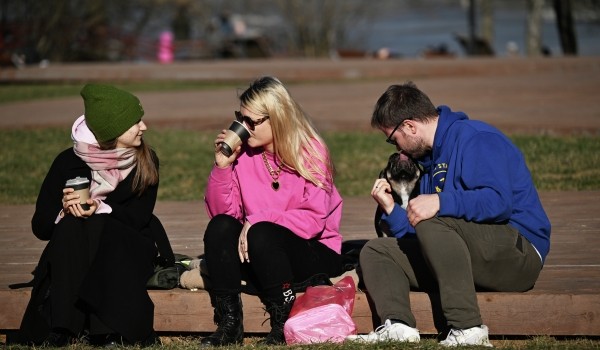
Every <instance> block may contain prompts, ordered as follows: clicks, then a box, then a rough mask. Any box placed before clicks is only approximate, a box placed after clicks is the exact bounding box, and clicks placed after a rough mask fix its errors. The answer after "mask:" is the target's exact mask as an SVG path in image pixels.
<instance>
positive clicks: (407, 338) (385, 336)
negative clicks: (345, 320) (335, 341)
mask: <svg viewBox="0 0 600 350" xmlns="http://www.w3.org/2000/svg"><path fill="white" fill-rule="evenodd" d="M346 340H349V341H358V342H363V343H377V342H384V341H401V342H411V343H418V342H419V340H421V337H420V336H419V330H418V329H416V328H412V327H409V326H407V325H405V324H404V323H392V322H391V321H390V320H385V323H384V324H383V325H381V326H379V327H377V329H375V330H374V331H373V332H371V333H369V334H361V335H349V336H347V337H346Z"/></svg>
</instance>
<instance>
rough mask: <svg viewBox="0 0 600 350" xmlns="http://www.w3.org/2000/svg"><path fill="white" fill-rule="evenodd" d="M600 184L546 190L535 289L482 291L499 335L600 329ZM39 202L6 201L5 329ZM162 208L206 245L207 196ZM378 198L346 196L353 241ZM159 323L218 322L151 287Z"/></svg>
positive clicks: (252, 311)
mask: <svg viewBox="0 0 600 350" xmlns="http://www.w3.org/2000/svg"><path fill="white" fill-rule="evenodd" d="M599 195H600V191H586V192H551V193H542V201H543V202H544V205H545V208H546V210H547V212H548V215H549V216H550V220H551V222H552V224H553V229H552V231H553V232H552V248H551V252H550V255H549V256H548V259H547V262H546V266H545V267H544V269H543V270H542V274H541V276H540V278H539V280H538V283H537V284H536V286H535V288H534V289H533V290H531V291H529V292H526V293H489V292H488V293H479V294H478V300H479V305H480V307H481V313H482V317H483V320H484V322H485V324H486V325H488V326H489V328H490V333H491V334H493V335H559V336H600V219H599V218H598V216H597V213H598V212H600V201H598V200H597V198H598V196H599ZM32 212H33V206H1V205H0V216H1V218H2V222H3V224H2V227H0V333H8V332H10V331H11V330H14V329H18V327H19V324H20V322H21V317H22V315H23V311H24V309H25V306H26V304H27V302H28V300H29V294H30V289H28V288H24V289H15V290H10V289H8V285H9V284H12V283H18V282H26V281H28V280H29V279H30V278H31V275H30V272H31V271H32V270H33V268H34V267H35V264H36V263H37V260H38V258H39V254H40V253H41V250H42V249H43V247H44V245H45V243H44V242H40V241H38V240H36V239H35V237H33V235H32V234H31V232H30V227H29V220H30V218H31V214H32ZM156 212H157V214H158V216H159V217H160V218H161V220H162V221H163V224H164V225H165V227H166V228H167V231H168V232H169V236H170V238H171V244H172V246H173V249H174V251H176V252H178V253H183V254H187V255H192V256H195V255H198V254H200V253H201V252H202V232H203V230H204V227H205V226H206V223H207V218H206V216H205V214H204V211H203V210H202V204H201V203H200V202H165V203H163V202H160V203H158V204H157V209H156ZM372 215H373V205H372V203H371V200H370V199H365V198H346V199H345V205H344V217H343V219H342V231H343V232H344V237H345V239H347V240H352V239H369V238H373V237H374V236H375V233H374V232H373V229H372V226H371V225H372ZM150 296H151V298H152V300H153V301H154V304H155V323H154V324H155V329H156V330H157V331H158V332H169V333H190V332H191V333H196V332H198V333H204V332H211V331H213V330H214V329H215V325H214V323H213V320H212V316H213V314H212V308H211V307H210V300H209V297H208V293H206V292H205V291H202V290H201V291H189V290H185V289H174V290H168V291H150ZM243 303H244V327H245V331H246V332H247V333H264V332H267V331H268V327H269V324H268V322H264V321H265V320H266V319H267V317H268V315H266V314H265V312H264V310H263V307H262V305H261V304H260V302H259V301H258V298H256V297H253V296H249V295H244V296H243ZM411 304H412V309H413V312H414V314H415V317H416V319H417V324H418V328H419V330H420V331H421V333H422V334H437V333H438V330H437V328H436V322H437V319H436V320H435V321H434V317H433V314H434V313H433V312H432V305H431V302H430V300H429V297H428V296H427V295H426V294H424V293H417V292H414V293H411ZM352 316H353V319H354V321H355V322H356V324H357V327H358V331H359V332H361V333H364V332H369V331H371V330H372V329H373V322H372V315H371V312H370V309H369V305H368V302H367V298H366V295H365V294H363V293H362V292H358V293H357V295H356V301H355V306H354V312H353V315H352Z"/></svg>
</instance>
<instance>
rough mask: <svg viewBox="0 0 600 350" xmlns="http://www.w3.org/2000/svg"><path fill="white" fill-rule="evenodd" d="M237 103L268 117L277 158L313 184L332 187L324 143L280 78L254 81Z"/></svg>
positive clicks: (331, 166)
mask: <svg viewBox="0 0 600 350" xmlns="http://www.w3.org/2000/svg"><path fill="white" fill-rule="evenodd" d="M240 102H241V105H242V106H244V107H245V108H247V109H248V110H250V111H251V112H253V113H255V114H259V115H264V116H267V115H268V116H269V121H270V123H271V129H272V131H273V149H274V150H275V156H276V159H279V160H280V161H281V162H282V163H283V165H284V166H285V167H287V168H288V169H291V170H294V171H296V172H298V173H299V174H300V176H302V177H303V178H305V179H306V180H308V181H310V182H312V183H313V184H315V186H318V187H321V188H324V189H326V190H330V189H331V184H333V175H334V166H333V163H332V161H331V159H330V157H329V150H328V149H327V145H326V144H325V142H324V140H323V138H322V137H321V136H320V135H319V133H318V131H317V129H316V128H315V127H314V125H313V123H312V121H311V119H310V117H309V116H308V115H307V114H306V113H305V112H304V110H303V109H302V108H301V106H300V105H299V104H298V103H297V102H296V101H294V99H293V98H292V97H291V95H290V93H289V92H288V90H287V89H286V88H285V87H284V86H283V84H282V83H281V81H279V80H278V79H277V78H274V77H262V78H259V79H257V80H255V81H254V82H253V83H252V84H251V85H250V87H249V88H248V89H246V91H244V92H243V93H242V94H241V95H240ZM315 143H318V144H315Z"/></svg>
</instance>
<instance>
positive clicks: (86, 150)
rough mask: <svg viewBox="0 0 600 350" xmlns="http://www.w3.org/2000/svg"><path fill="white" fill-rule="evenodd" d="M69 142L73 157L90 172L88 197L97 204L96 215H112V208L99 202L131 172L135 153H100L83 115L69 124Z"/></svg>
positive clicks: (125, 151) (104, 151)
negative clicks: (71, 140)
mask: <svg viewBox="0 0 600 350" xmlns="http://www.w3.org/2000/svg"><path fill="white" fill-rule="evenodd" d="M71 138H72V139H73V150H74V151H75V154H76V155H77V156H79V158H81V160H83V161H84V162H85V163H86V164H87V165H88V166H89V167H90V168H91V169H92V179H91V184H90V197H91V198H92V199H94V200H95V201H96V203H98V209H97V210H96V213H98V214H101V213H110V212H112V208H111V207H110V206H108V205H107V204H106V203H104V202H103V200H104V199H105V198H106V196H107V195H108V194H109V193H110V192H112V191H114V189H115V188H116V187H117V185H118V184H119V182H121V181H123V179H125V178H126V177H127V175H129V173H130V172H131V170H132V169H133V167H134V165H135V150H134V149H132V148H116V149H111V150H102V149H100V146H99V145H98V141H96V137H95V136H94V134H93V133H92V131H91V130H90V129H89V128H88V126H87V124H86V123H85V116H83V115H82V116H81V117H79V118H78V119H77V120H76V121H75V123H74V124H73V128H72V132H71Z"/></svg>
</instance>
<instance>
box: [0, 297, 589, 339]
mask: <svg viewBox="0 0 600 350" xmlns="http://www.w3.org/2000/svg"><path fill="white" fill-rule="evenodd" d="M29 293H30V291H29V290H18V291H0V310H3V311H4V312H2V313H0V330H12V329H18V327H19V325H20V322H21V318H22V315H23V312H24V310H25V307H26V303H27V300H29ZM150 297H151V298H152V300H153V302H154V304H155V310H154V327H155V330H156V331H158V332H175V333H176V332H185V333H187V332H192V333H194V332H202V333H204V332H212V331H214V330H215V328H216V327H215V324H214V322H213V310H212V307H210V298H209V296H208V293H206V291H196V292H192V291H187V290H182V289H176V290H169V291H150ZM410 297H411V305H412V308H413V313H414V314H415V318H416V319H417V328H419V331H420V332H421V334H438V333H439V331H438V329H437V328H436V325H435V321H434V317H433V312H432V308H431V302H430V300H429V297H428V296H427V295H426V294H425V293H417V292H413V293H411V296H410ZM478 301H479V305H480V308H481V314H482V317H483V319H484V323H485V324H486V325H487V326H488V327H489V329H490V334H493V335H557V336H561V335H565V336H566V335H568V336H600V295H599V294H581V295H579V294H568V293H560V294H559V293H556V294H536V293H479V294H478ZM242 303H243V305H244V330H245V332H246V333H265V332H268V331H269V322H268V320H267V319H268V314H266V313H265V311H264V308H263V305H262V304H261V302H260V301H259V299H258V298H257V297H255V296H250V295H242ZM352 318H353V319H354V322H355V323H356V326H357V329H358V331H359V332H360V333H368V332H370V331H371V330H373V321H372V315H371V311H370V309H369V305H368V302H367V298H366V295H365V294H363V293H360V292H359V293H357V294H356V298H355V304H354V312H353V314H352ZM442 326H443V324H442Z"/></svg>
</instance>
